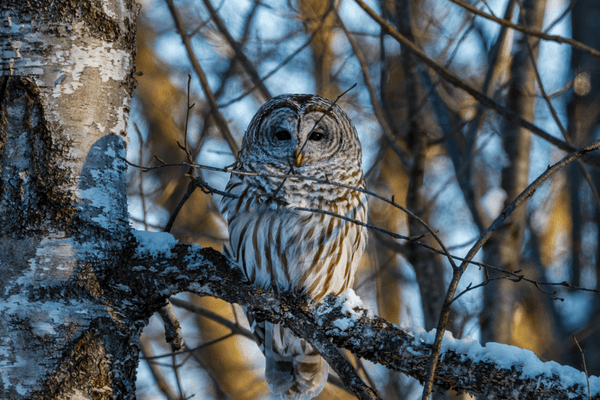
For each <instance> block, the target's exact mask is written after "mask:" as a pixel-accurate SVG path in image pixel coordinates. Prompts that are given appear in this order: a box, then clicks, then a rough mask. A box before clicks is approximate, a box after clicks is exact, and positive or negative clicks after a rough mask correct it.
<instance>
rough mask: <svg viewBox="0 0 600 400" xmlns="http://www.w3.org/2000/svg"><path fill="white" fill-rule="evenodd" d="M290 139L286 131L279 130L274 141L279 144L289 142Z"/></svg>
mask: <svg viewBox="0 0 600 400" xmlns="http://www.w3.org/2000/svg"><path fill="white" fill-rule="evenodd" d="M291 138H292V135H290V133H289V132H288V131H286V130H280V131H277V132H276V133H275V139H277V140H279V141H280V142H283V141H285V140H290V139H291Z"/></svg>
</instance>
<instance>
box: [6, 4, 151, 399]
mask: <svg viewBox="0 0 600 400" xmlns="http://www.w3.org/2000/svg"><path fill="white" fill-rule="evenodd" d="M136 13H137V7H136V6H135V3H134V2H133V1H126V0H123V1H117V0H111V1H104V2H101V3H99V2H81V3H79V2H70V1H64V2H59V1H54V2H48V1H42V2H28V1H20V0H4V1H3V2H2V3H0V19H1V21H2V22H1V23H0V43H1V45H2V52H1V53H0V66H1V71H2V76H1V77H0V216H1V218H2V223H1V227H0V282H1V284H0V287H1V288H2V290H0V321H1V322H0V337H1V338H2V340H0V370H1V375H2V383H0V398H2V399H22V398H28V399H34V398H35V399H67V398H72V397H74V398H96V399H108V398H133V397H134V395H135V372H136V366H137V353H138V347H137V345H136V343H135V337H136V333H137V332H139V328H140V327H139V326H136V325H135V324H131V321H130V320H128V319H127V317H126V316H125V315H122V314H120V311H119V310H117V309H116V308H114V307H113V305H112V304H111V302H110V301H109V300H108V299H107V298H105V297H103V295H104V287H103V285H102V283H101V282H102V279H103V276H104V274H105V272H106V271H109V270H111V269H113V268H118V267H119V265H120V260H121V259H124V258H125V257H124V254H123V251H124V250H125V247H126V246H125V244H126V243H127V238H128V235H129V225H128V219H127V209H126V192H125V164H124V161H123V159H122V158H121V157H124V156H125V129H126V123H127V118H128V115H129V104H130V99H131V94H132V91H133V88H134V86H135V81H134V79H133V73H134V69H135V66H134V61H133V55H134V49H135V47H134V46H135V25H134V24H135V17H136Z"/></svg>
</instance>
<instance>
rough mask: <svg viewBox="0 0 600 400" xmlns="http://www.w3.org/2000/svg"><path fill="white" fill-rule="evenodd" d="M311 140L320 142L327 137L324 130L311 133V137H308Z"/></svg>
mask: <svg viewBox="0 0 600 400" xmlns="http://www.w3.org/2000/svg"><path fill="white" fill-rule="evenodd" d="M308 139H309V140H312V141H313V142H318V141H320V140H322V139H325V134H324V133H323V132H316V131H315V132H313V133H311V134H310V137H309V138H308Z"/></svg>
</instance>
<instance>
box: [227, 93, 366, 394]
mask: <svg viewBox="0 0 600 400" xmlns="http://www.w3.org/2000/svg"><path fill="white" fill-rule="evenodd" d="M331 106H332V103H331V102H330V101H329V100H327V99H324V98H322V97H320V96H314V95H282V96H278V97H276V98H274V99H272V100H270V101H269V102H267V103H266V104H264V105H263V106H262V107H261V108H260V110H259V111H258V112H257V114H256V115H255V116H254V118H253V119H252V122H251V123H250V126H249V127H248V130H247V131H246V134H245V136H244V140H243V143H242V149H241V150H240V152H239V154H238V157H237V161H236V164H235V166H234V170H236V171H244V172H250V173H256V175H242V174H236V173H232V175H231V179H230V181H229V183H228V185H227V189H226V190H227V192H229V193H231V194H234V195H235V196H236V197H235V198H231V197H224V198H223V202H222V204H223V212H224V214H225V215H226V218H227V221H228V223H229V244H228V245H227V246H226V248H225V253H226V254H227V255H228V256H229V257H230V258H231V259H232V260H234V261H235V263H236V264H237V265H238V266H239V267H240V268H241V269H242V270H243V271H244V273H245V274H246V276H247V278H248V279H249V280H250V281H251V282H253V283H255V284H256V285H258V286H261V287H264V288H265V289H268V290H273V291H274V292H275V293H276V294H277V293H281V292H283V291H300V292H303V293H306V294H307V295H308V297H309V298H310V299H312V300H319V299H321V298H323V297H324V296H326V295H328V294H340V293H342V292H343V291H344V290H346V289H347V288H348V287H350V286H352V282H353V279H354V273H355V271H356V268H357V266H358V263H359V260H360V258H361V256H362V253H363V250H364V247H365V243H366V229H365V228H364V227H361V226H359V225H356V224H354V223H352V222H349V221H346V220H343V219H341V218H337V217H334V216H330V215H325V214H321V213H315V212H309V211H301V210H297V209H296V208H297V207H304V208H311V209H319V210H324V211H328V212H333V213H336V214H339V215H343V216H345V217H348V218H351V219H356V220H358V221H362V222H366V219H367V200H366V195H365V194H364V193H361V192H358V191H355V190H352V189H348V188H344V187H340V186H334V185H331V184H330V183H328V182H335V183H341V184H345V185H349V186H353V187H359V188H364V178H363V172H362V169H361V147H360V142H359V140H358V136H357V134H356V130H355V128H354V126H353V125H352V123H351V122H350V119H349V118H348V117H347V116H346V114H345V113H344V112H343V111H342V110H341V109H340V108H339V107H338V106H336V105H333V107H331ZM330 107H331V109H330ZM329 109H330V110H329ZM328 110H329V111H328ZM319 119H320V122H319V123H318V125H317V126H316V127H315V123H316V122H317V121H319ZM313 128H314V129H313ZM290 170H291V171H292V172H291V173H290ZM273 175H279V176H282V175H288V176H287V178H286V179H285V181H284V183H283V185H282V181H283V179H282V178H281V177H274V176H273ZM307 177H308V178H312V179H307ZM315 179H316V180H320V181H321V182H318V181H315ZM248 318H249V320H250V322H251V325H252V328H253V330H254V332H255V334H256V336H257V338H258V340H259V342H260V343H261V350H262V351H263V353H264V354H265V356H266V359H267V364H266V379H267V383H268V385H269V388H270V389H271V391H272V392H273V393H275V394H279V395H281V396H282V397H283V398H287V399H309V398H311V397H314V396H316V395H317V394H319V392H320V391H321V390H322V389H323V386H324V385H325V382H326V380H327V372H328V371H327V370H328V368H327V364H326V363H325V361H324V360H323V359H322V358H321V357H320V356H319V355H318V353H317V352H316V351H315V350H314V349H313V348H312V347H311V346H310V345H309V344H308V343H306V342H305V341H304V340H303V339H300V338H298V337H296V336H295V335H294V334H293V333H292V332H291V331H290V330H289V329H286V328H284V327H283V326H280V325H278V324H271V323H269V322H265V321H255V320H254V318H253V316H252V315H251V314H249V315H248Z"/></svg>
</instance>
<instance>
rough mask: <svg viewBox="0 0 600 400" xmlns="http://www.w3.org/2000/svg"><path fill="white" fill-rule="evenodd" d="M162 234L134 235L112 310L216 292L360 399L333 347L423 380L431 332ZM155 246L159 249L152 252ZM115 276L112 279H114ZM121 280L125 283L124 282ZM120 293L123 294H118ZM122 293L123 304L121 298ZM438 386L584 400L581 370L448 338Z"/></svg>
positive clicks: (358, 383) (367, 394) (597, 388)
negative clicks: (285, 335) (272, 288)
mask: <svg viewBox="0 0 600 400" xmlns="http://www.w3.org/2000/svg"><path fill="white" fill-rule="evenodd" d="M160 235H166V234H164V233H161V234H158V233H157V234H149V233H145V234H143V235H139V234H136V235H135V236H136V237H138V238H139V239H140V241H142V242H143V243H142V245H141V246H138V249H139V250H138V252H137V253H136V256H135V257H133V258H132V259H131V261H130V265H129V266H126V267H125V268H123V271H122V273H121V274H115V275H114V276H119V282H115V281H112V282H106V286H105V287H108V288H114V290H113V293H112V295H113V296H114V297H113V298H114V303H115V307H116V308H117V309H118V310H119V311H120V312H121V313H122V314H129V315H130V316H131V317H134V318H135V315H139V313H140V312H142V313H143V315H145V316H146V317H147V318H149V316H148V315H150V313H152V312H153V311H154V309H157V308H159V307H160V306H162V305H163V304H164V302H165V300H166V299H167V298H168V297H169V296H171V295H174V294H176V293H179V292H181V291H189V292H193V293H196V294H199V295H203V296H213V297H217V298H220V299H223V300H225V301H228V302H230V303H238V304H241V305H244V306H246V307H247V308H248V309H249V310H251V311H252V312H254V313H255V314H256V315H257V316H258V317H259V318H264V319H266V320H269V321H272V322H279V323H283V324H284V325H285V326H286V327H288V328H290V329H292V330H293V331H294V332H295V333H296V334H297V335H299V336H301V337H304V338H306V339H307V340H308V341H309V342H310V343H311V344H312V345H313V346H315V347H316V348H317V349H318V350H319V352H321V353H322V354H323V355H324V357H325V358H326V359H327V361H328V362H329V363H330V365H331V366H332V368H334V369H335V370H336V372H337V373H338V374H339V375H340V376H341V377H342V380H343V381H344V383H345V384H346V385H347V386H348V387H349V388H350V390H352V391H353V392H354V393H355V394H356V395H357V396H358V397H359V398H361V399H362V398H377V397H376V395H375V394H374V392H373V391H372V390H371V389H370V388H369V387H368V386H367V385H366V384H364V383H363V382H362V380H360V378H358V375H357V374H356V372H355V371H354V370H353V369H352V368H350V365H349V364H348V363H347V361H346V360H345V359H343V358H342V357H340V356H339V354H338V353H337V351H335V350H334V348H333V347H332V346H331V344H332V343H333V344H335V345H336V346H339V347H342V348H345V349H348V350H350V351H351V352H353V353H354V354H356V355H357V356H359V357H362V358H364V359H366V360H369V361H372V362H376V363H379V364H382V365H385V366H386V367H387V368H390V369H393V370H396V371H400V372H403V373H405V374H407V375H409V376H412V377H414V378H416V379H417V380H419V381H421V382H422V381H423V380H424V379H425V377H426V373H427V362H428V359H429V355H430V353H431V344H430V343H431V342H432V341H433V336H434V335H435V333H433V332H432V333H425V332H422V331H421V332H419V331H416V332H414V331H411V330H410V329H404V328H403V329H401V328H398V327H397V326H396V325H393V324H390V323H389V322H387V321H385V320H383V319H381V318H378V317H376V316H374V315H372V312H370V311H368V310H365V309H364V308H363V307H362V306H361V304H360V303H359V302H358V303H357V302H356V299H355V298H352V296H346V297H348V298H346V299H344V298H335V297H331V298H328V299H327V300H326V302H325V303H322V304H320V305H318V306H316V307H315V306H312V305H310V304H308V303H307V302H306V300H305V298H304V297H302V296H296V295H289V296H287V297H282V298H276V297H275V296H273V294H272V293H268V292H265V291H264V290H263V289H259V288H255V287H253V286H252V285H249V284H248V283H246V282H244V281H243V277H242V275H241V273H240V272H239V270H237V269H235V268H232V267H231V265H230V264H229V261H228V260H227V259H226V258H225V257H224V256H223V255H222V254H220V253H219V252H217V251H215V250H213V249H211V248H204V249H202V248H200V247H198V246H181V245H177V246H173V247H172V248H171V247H169V245H168V244H165V243H168V242H169V240H165V238H166V237H163V236H160ZM157 247H161V248H159V249H158V250H157ZM111 279H114V278H111ZM125 284H126V285H125ZM123 291H125V292H126V294H127V296H123V294H124V293H121V292H123ZM123 298H126V299H127V301H126V302H123V301H120V300H118V299H123ZM435 386H436V388H437V389H438V390H442V391H448V390H455V391H458V392H463V391H464V392H468V393H470V394H483V395H485V396H488V397H493V398H503V399H522V398H534V397H535V398H536V399H563V398H570V399H585V398H587V384H586V377H585V374H584V373H583V372H581V371H577V370H575V369H573V368H571V367H566V366H561V365H559V364H556V363H543V362H541V361H540V360H539V359H538V358H537V357H535V355H533V353H531V352H530V351H528V350H522V349H518V348H516V347H513V346H506V345H500V344H495V343H491V344H488V346H487V347H481V346H480V345H479V344H478V343H477V342H474V341H470V340H462V341H459V340H454V339H452V338H451V337H450V336H446V337H445V339H444V343H443V352H442V354H441V356H440V362H439V365H438V368H437V370H436V376H435ZM590 386H591V392H592V398H593V399H596V400H600V378H597V377H590Z"/></svg>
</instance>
